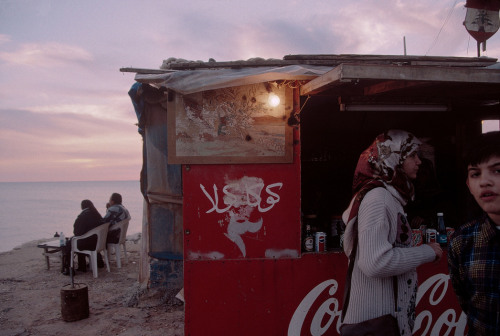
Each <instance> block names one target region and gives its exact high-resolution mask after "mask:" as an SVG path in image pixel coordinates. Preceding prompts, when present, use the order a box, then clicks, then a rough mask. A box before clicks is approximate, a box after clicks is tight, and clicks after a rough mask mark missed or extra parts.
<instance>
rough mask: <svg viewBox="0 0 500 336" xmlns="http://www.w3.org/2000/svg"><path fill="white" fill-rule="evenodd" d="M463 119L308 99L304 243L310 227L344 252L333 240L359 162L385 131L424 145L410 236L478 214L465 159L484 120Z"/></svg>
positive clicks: (303, 117)
mask: <svg viewBox="0 0 500 336" xmlns="http://www.w3.org/2000/svg"><path fill="white" fill-rule="evenodd" d="M304 102H305V99H302V101H301V105H302V104H304ZM462 112H463V111H457V110H455V111H453V110H450V111H418V110H412V111H394V110H391V111H384V110H383V108H382V109H379V110H377V111H342V109H341V107H340V106H339V104H338V102H337V99H336V98H333V97H327V96H322V97H321V96H314V97H310V99H307V103H306V104H305V105H304V107H303V109H302V111H301V114H300V143H301V202H302V203H301V213H302V226H303V227H302V232H303V236H302V237H303V238H304V237H305V228H306V225H310V229H311V231H312V233H313V235H314V233H315V232H325V233H326V235H327V236H326V247H327V251H341V246H340V239H339V237H337V236H336V235H339V236H340V235H341V233H342V232H341V229H342V225H343V223H342V224H341V225H339V220H340V217H341V216H342V213H343V212H344V210H345V209H346V208H347V206H348V205H349V202H350V200H351V197H352V192H351V185H352V179H353V174H354V170H355V168H356V164H357V161H358V158H359V155H360V154H361V152H362V151H363V150H364V149H366V148H367V147H368V146H369V145H370V144H371V143H372V141H373V140H374V139H375V137H376V136H377V135H378V134H381V133H383V132H384V131H385V130H388V129H402V130H406V131H408V132H411V133H413V134H414V135H415V136H417V137H418V138H419V139H420V140H422V141H423V142H424V144H423V145H422V147H421V150H420V153H419V156H420V158H421V160H422V164H421V166H420V170H419V174H418V177H417V179H416V180H415V181H414V185H415V191H416V194H415V200H414V201H413V202H411V203H410V204H409V205H408V206H407V208H406V211H407V216H408V220H409V221H410V223H411V226H412V228H419V227H420V225H426V226H427V227H428V228H435V227H436V226H437V223H436V219H437V216H436V214H437V213H438V212H443V213H444V216H445V222H446V226H449V227H457V226H458V225H460V223H461V222H462V221H463V218H466V217H467V216H468V215H470V212H471V211H473V206H472V205H471V204H472V203H473V202H472V201H471V198H470V197H469V195H468V192H467V190H466V185H465V175H464V171H463V167H462V166H461V164H462V162H461V152H462V148H463V146H464V143H465V142H466V141H467V139H468V138H470V136H471V135H473V134H475V133H478V132H480V128H481V118H480V115H478V114H474V115H468V114H467V113H462ZM303 252H305V251H304V248H303Z"/></svg>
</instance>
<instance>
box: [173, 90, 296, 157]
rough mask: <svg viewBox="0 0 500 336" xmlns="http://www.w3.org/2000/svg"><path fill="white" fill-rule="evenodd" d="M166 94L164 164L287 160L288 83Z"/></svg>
mask: <svg viewBox="0 0 500 336" xmlns="http://www.w3.org/2000/svg"><path fill="white" fill-rule="evenodd" d="M169 94H170V95H171V99H170V102H169V103H168V105H167V113H168V147H169V149H170V150H169V153H168V154H169V156H168V161H169V163H170V164H173V163H175V164H189V163H196V164H218V163H224V164H234V163H264V162H266V163H273V162H279V163H283V162H291V161H292V159H293V158H292V130H291V128H290V127H289V126H288V125H287V119H288V116H289V115H290V113H291V111H292V108H293V106H292V90H291V89H290V88H288V87H286V86H278V85H277V84H273V83H258V84H252V85H245V86H237V87H229V88H224V89H217V90H209V91H203V92H198V93H193V94H189V95H180V94H175V93H173V92H171V93H169Z"/></svg>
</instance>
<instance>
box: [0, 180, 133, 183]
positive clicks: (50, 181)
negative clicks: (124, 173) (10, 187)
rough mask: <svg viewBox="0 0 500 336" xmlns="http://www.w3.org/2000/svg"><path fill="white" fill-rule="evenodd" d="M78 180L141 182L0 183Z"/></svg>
mask: <svg viewBox="0 0 500 336" xmlns="http://www.w3.org/2000/svg"><path fill="white" fill-rule="evenodd" d="M78 182H141V181H140V180H78V181H0V183H78Z"/></svg>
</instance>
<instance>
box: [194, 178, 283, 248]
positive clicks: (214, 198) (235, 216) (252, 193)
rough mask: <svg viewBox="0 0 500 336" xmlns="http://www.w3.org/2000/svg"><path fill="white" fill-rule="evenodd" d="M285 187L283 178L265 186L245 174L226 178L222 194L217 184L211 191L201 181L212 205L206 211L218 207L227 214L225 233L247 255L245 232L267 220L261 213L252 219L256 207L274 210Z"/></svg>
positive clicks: (262, 182) (258, 180)
mask: <svg viewBox="0 0 500 336" xmlns="http://www.w3.org/2000/svg"><path fill="white" fill-rule="evenodd" d="M282 187H283V183H281V182H277V183H272V184H268V185H267V186H266V185H265V184H264V181H263V180H262V179H261V178H258V177H247V176H244V177H243V178H241V179H239V180H236V181H230V182H227V183H226V185H225V186H224V187H223V188H222V195H220V192H219V189H218V188H217V186H216V185H215V184H214V185H213V187H212V193H210V192H209V191H208V190H207V188H205V186H204V185H203V184H200V188H201V190H202V191H203V193H204V194H205V196H206V197H207V199H208V200H209V201H210V203H211V205H212V207H211V208H210V209H208V210H206V213H211V212H214V211H215V212H217V213H220V214H222V213H226V214H227V215H228V218H229V220H228V222H229V223H228V225H227V232H226V233H225V234H224V235H225V236H226V237H227V238H228V239H229V240H231V241H232V242H233V243H235V244H236V246H238V248H239V249H240V251H241V253H242V255H243V256H244V257H245V256H246V246H245V242H244V240H243V238H242V235H244V234H245V233H247V232H250V233H255V232H258V231H259V230H260V229H261V228H262V225H263V221H264V220H263V218H262V216H261V217H260V218H259V219H258V220H254V221H250V215H251V214H252V213H253V212H254V210H257V211H258V212H259V213H264V212H268V211H269V210H271V209H272V208H273V207H274V206H275V205H276V204H277V203H278V202H279V201H280V196H279V194H278V192H279V191H280V190H281V188H282ZM221 198H222V199H221Z"/></svg>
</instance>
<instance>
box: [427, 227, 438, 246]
mask: <svg viewBox="0 0 500 336" xmlns="http://www.w3.org/2000/svg"><path fill="white" fill-rule="evenodd" d="M425 240H426V241H427V244H429V243H435V242H436V241H437V231H436V230H434V229H427V232H426V239H425Z"/></svg>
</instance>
